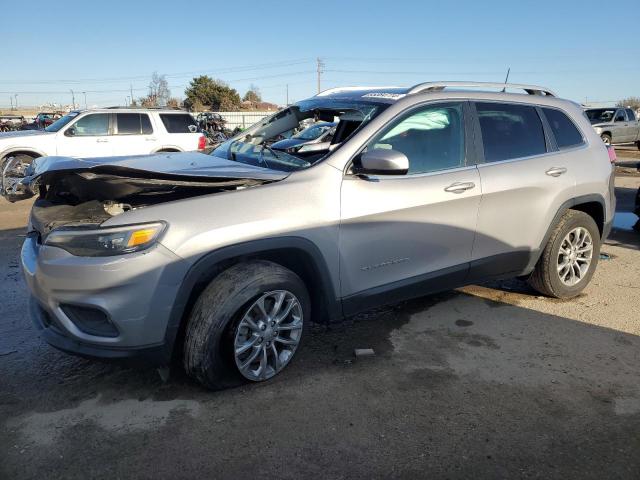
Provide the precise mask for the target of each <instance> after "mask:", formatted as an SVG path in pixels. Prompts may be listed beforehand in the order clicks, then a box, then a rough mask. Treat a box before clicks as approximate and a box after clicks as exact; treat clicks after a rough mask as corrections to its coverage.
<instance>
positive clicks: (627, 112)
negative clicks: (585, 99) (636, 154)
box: [584, 107, 640, 149]
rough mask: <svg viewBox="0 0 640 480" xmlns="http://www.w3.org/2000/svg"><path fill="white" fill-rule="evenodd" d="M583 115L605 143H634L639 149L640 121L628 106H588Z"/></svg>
mask: <svg viewBox="0 0 640 480" xmlns="http://www.w3.org/2000/svg"><path fill="white" fill-rule="evenodd" d="M584 113H585V115H586V116H587V118H588V119H589V121H590V122H591V125H593V128H595V130H596V133H597V134H598V135H600V138H602V141H603V142H604V143H606V144H607V145H617V144H620V143H635V144H636V145H637V146H638V149H640V122H639V121H638V118H637V116H636V114H635V112H634V111H633V110H632V109H630V108H622V107H613V108H588V109H586V110H585V111H584Z"/></svg>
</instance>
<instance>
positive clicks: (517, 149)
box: [476, 103, 547, 162]
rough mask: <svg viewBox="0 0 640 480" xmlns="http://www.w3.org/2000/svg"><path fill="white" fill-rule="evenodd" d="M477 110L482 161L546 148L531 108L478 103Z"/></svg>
mask: <svg viewBox="0 0 640 480" xmlns="http://www.w3.org/2000/svg"><path fill="white" fill-rule="evenodd" d="M476 109H477V111H478V118H479V120H480V130H481V131H482V141H483V143H484V158H485V161H487V162H497V161H500V160H509V159H512V158H521V157H529V156H531V155H539V154H541V153H544V152H546V151H547V147H546V142H545V139H544V130H543V129H542V122H541V121H540V117H538V112H536V109H535V108H534V107H529V106H527V105H510V104H504V103H478V104H476Z"/></svg>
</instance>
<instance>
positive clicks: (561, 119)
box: [542, 108, 583, 150]
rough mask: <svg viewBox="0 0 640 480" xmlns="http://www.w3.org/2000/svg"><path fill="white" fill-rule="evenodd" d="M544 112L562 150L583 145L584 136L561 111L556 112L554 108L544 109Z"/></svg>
mask: <svg viewBox="0 0 640 480" xmlns="http://www.w3.org/2000/svg"><path fill="white" fill-rule="evenodd" d="M542 111H543V112H544V116H545V117H547V121H548V122H549V125H550V126H551V130H552V131H553V135H554V136H555V137H556V143H557V144H558V148H559V149H560V150H562V149H563V148H569V147H575V146H576V145H581V144H582V143H583V141H582V135H581V134H580V132H579V131H578V129H577V128H576V126H575V125H574V124H573V122H572V121H571V120H569V117H567V116H566V115H565V114H564V113H562V112H561V111H560V110H554V109H553V108H543V109H542Z"/></svg>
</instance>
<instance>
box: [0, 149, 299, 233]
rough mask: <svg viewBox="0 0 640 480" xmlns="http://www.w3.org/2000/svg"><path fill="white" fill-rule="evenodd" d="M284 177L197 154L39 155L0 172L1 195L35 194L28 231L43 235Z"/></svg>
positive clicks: (10, 164) (13, 162) (11, 161)
mask: <svg viewBox="0 0 640 480" xmlns="http://www.w3.org/2000/svg"><path fill="white" fill-rule="evenodd" d="M286 176H287V174H286V173H284V172H279V171H275V170H269V169H265V168H260V167H254V166H251V165H245V164H240V163H238V162H233V161H230V160H224V159H220V158H216V157H212V156H208V155H202V154H199V153H176V154H163V155H153V156H145V157H130V158H128V159H122V158H118V159H96V160H91V161H87V160H80V159H73V158H67V157H43V158H39V159H36V161H34V162H33V163H32V164H31V165H28V166H26V167H25V166H23V165H21V164H20V163H19V162H17V161H16V160H14V159H9V161H7V162H6V165H5V166H4V168H3V172H2V195H3V196H5V198H7V200H9V201H11V202H15V201H18V200H23V199H27V198H31V197H33V196H36V195H37V196H38V198H37V199H36V201H35V202H34V204H33V208H32V211H31V219H30V224H31V231H33V232H37V234H38V235H40V236H41V237H44V236H47V235H48V234H49V233H50V232H51V231H53V230H55V229H58V228H61V227H64V228H69V227H73V228H77V227H80V228H92V227H97V226H99V225H100V224H101V223H103V222H104V221H106V220H108V219H109V218H111V217H114V216H117V215H120V214H122V213H125V212H127V211H131V210H136V209H139V208H145V207H148V206H152V205H157V204H160V203H165V202H170V201H176V200H181V199H184V198H190V197H195V196H200V195H210V194H214V193H219V192H225V191H233V190H239V189H244V188H249V187H254V186H257V185H261V184H264V183H269V182H273V181H278V180H281V179H283V178H285V177H286Z"/></svg>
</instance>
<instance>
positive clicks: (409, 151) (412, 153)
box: [339, 102, 481, 314]
mask: <svg viewBox="0 0 640 480" xmlns="http://www.w3.org/2000/svg"><path fill="white" fill-rule="evenodd" d="M466 110H467V106H466V104H465V102H460V103H446V104H429V105H428V106H421V107H418V108H416V109H412V110H411V111H410V112H408V113H406V114H404V115H402V116H401V117H400V118H399V119H398V120H397V121H395V122H394V123H392V124H391V125H390V126H389V127H387V128H386V129H385V130H383V131H382V133H379V134H377V135H376V137H374V138H373V140H371V141H370V142H369V143H368V145H367V146H366V149H365V150H367V149H369V150H370V149H393V150H396V151H399V152H402V153H404V154H405V155H406V156H407V158H408V159H409V172H408V173H407V174H406V175H377V176H371V175H367V176H364V175H356V174H347V175H346V176H345V178H344V181H343V183H342V193H341V224H340V238H339V249H340V279H341V293H342V296H343V297H346V298H345V301H344V308H345V311H346V313H347V314H349V313H353V312H355V311H358V310H361V309H363V308H368V307H371V306H375V305H376V304H383V303H389V302H393V301H398V300H402V299H404V298H410V297H415V296H419V295H421V294H425V293H428V292H429V291H432V290H436V289H446V288H448V287H449V286H450V285H453V284H457V283H460V282H461V281H463V280H464V278H465V276H466V274H467V270H468V264H469V262H470V259H471V250H472V246H473V240H474V235H475V227H476V219H477V215H478V206H479V202H480V195H481V188H480V178H479V175H478V170H477V168H476V167H475V166H474V165H468V163H467V157H468V155H467V151H469V152H471V151H472V148H471V145H470V143H471V142H470V141H469V139H470V136H469V135H468V133H467V132H466V129H465V127H464V125H465V112H466ZM357 162H358V159H357V158H356V160H355V162H354V163H356V166H357ZM469 163H471V162H469Z"/></svg>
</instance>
